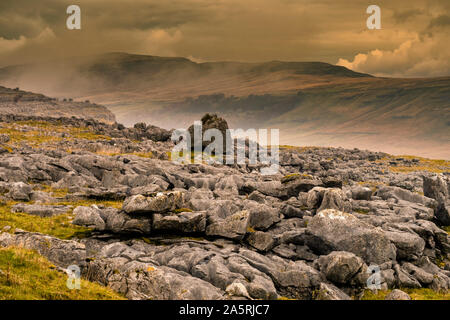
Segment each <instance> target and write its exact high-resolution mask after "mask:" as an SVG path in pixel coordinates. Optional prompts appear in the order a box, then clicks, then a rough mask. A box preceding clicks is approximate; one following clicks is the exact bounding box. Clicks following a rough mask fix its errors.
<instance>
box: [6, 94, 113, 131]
mask: <svg viewBox="0 0 450 320" xmlns="http://www.w3.org/2000/svg"><path fill="white" fill-rule="evenodd" d="M0 114H12V115H22V116H44V117H46V116H49V117H53V118H58V117H76V118H80V119H94V120H98V121H101V122H105V123H109V124H111V123H114V122H115V121H116V118H115V116H114V114H113V113H112V112H111V111H109V110H108V109H107V108H106V107H104V106H100V105H97V104H94V103H90V102H89V101H84V102H81V101H70V100H67V99H64V100H63V101H60V100H58V99H55V98H50V97H47V96H45V95H43V94H38V93H32V92H27V91H23V90H20V89H19V88H15V89H10V88H5V87H2V86H0Z"/></svg>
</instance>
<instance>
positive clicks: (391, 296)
mask: <svg viewBox="0 0 450 320" xmlns="http://www.w3.org/2000/svg"><path fill="white" fill-rule="evenodd" d="M384 300H411V297H410V296H409V294H407V293H406V292H404V291H402V290H399V289H394V290H392V291H391V292H389V293H388V294H387V295H386V297H385V298H384Z"/></svg>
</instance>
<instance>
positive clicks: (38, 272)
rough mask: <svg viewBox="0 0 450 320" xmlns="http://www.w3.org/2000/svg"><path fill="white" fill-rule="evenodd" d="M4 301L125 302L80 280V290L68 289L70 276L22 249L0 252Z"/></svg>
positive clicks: (31, 252)
mask: <svg viewBox="0 0 450 320" xmlns="http://www.w3.org/2000/svg"><path fill="white" fill-rule="evenodd" d="M0 270H1V272H0V299H2V300H124V297H122V296H121V295H120V294H118V293H116V292H114V291H113V290H111V289H109V288H107V287H103V286H101V285H99V284H96V283H92V282H89V281H86V280H84V279H81V283H80V289H79V290H77V289H73V290H71V289H69V288H68V287H67V285H66V283H67V279H68V277H67V275H66V274H65V273H63V272H60V271H57V270H56V269H55V266H54V265H52V264H51V263H50V262H49V261H48V260H47V259H45V258H44V257H42V256H40V255H39V254H37V253H36V252H34V251H31V250H25V249H22V248H1V249H0Z"/></svg>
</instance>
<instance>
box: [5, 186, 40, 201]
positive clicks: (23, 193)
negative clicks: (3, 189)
mask: <svg viewBox="0 0 450 320" xmlns="http://www.w3.org/2000/svg"><path fill="white" fill-rule="evenodd" d="M32 192H33V188H32V187H31V186H30V185H28V184H26V183H24V182H15V183H13V184H12V185H11V186H10V188H9V192H8V193H7V194H6V196H7V197H9V198H11V199H13V200H16V201H30V197H31V193H32Z"/></svg>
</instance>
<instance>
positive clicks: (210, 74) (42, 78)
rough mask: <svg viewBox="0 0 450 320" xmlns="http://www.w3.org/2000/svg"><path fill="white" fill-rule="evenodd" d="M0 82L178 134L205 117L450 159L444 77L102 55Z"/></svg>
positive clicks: (287, 138)
mask: <svg viewBox="0 0 450 320" xmlns="http://www.w3.org/2000/svg"><path fill="white" fill-rule="evenodd" d="M0 84H7V85H9V86H11V87H15V86H20V87H21V88H22V87H23V88H25V89H27V90H32V91H35V92H43V93H45V94H50V95H52V96H56V97H70V96H71V97H74V98H76V99H77V100H78V99H80V100H85V99H89V100H91V101H95V102H97V103H100V104H102V105H105V106H107V107H108V108H109V109H110V110H111V111H113V112H114V114H115V115H116V116H117V119H118V121H119V122H121V123H124V124H125V125H132V124H134V123H135V122H140V121H145V122H147V123H151V124H154V125H157V126H160V127H163V128H167V129H170V128H184V127H187V126H188V125H190V124H191V123H192V121H193V120H196V119H199V118H200V117H201V116H202V115H203V114H204V113H206V112H217V113H219V114H221V115H222V116H224V117H225V118H226V119H227V120H228V122H229V124H230V126H231V127H234V128H238V127H239V128H244V129H245V128H250V127H253V128H279V129H281V132H280V140H281V143H282V144H290V145H317V146H342V147H346V148H352V147H358V148H366V149H372V150H376V151H384V152H389V153H393V154H417V155H422V156H426V157H434V158H445V159H450V151H449V150H450V77H440V78H424V79H396V78H379V77H374V76H372V75H368V74H362V73H357V72H354V71H352V70H349V69H346V68H344V67H341V66H334V65H331V64H327V63H323V62H282V61H271V62H261V63H245V62H204V63H196V62H193V61H191V60H189V59H186V58H172V57H156V56H145V55H132V54H126V53H109V54H103V55H97V56H92V57H82V58H70V59H65V60H60V61H50V62H47V63H42V64H33V65H22V66H11V67H6V68H2V69H0Z"/></svg>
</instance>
